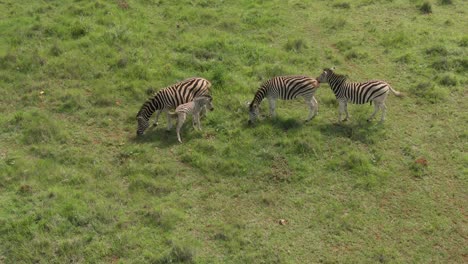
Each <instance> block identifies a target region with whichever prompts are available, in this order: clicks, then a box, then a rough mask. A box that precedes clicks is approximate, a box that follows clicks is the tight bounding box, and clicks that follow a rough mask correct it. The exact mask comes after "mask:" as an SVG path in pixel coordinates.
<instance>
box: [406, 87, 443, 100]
mask: <svg viewBox="0 0 468 264" xmlns="http://www.w3.org/2000/svg"><path fill="white" fill-rule="evenodd" d="M410 92H411V93H412V94H414V95H415V96H417V97H418V98H419V99H423V100H425V101H427V102H430V103H438V102H441V101H444V100H445V99H447V97H448V90H446V89H442V88H440V87H438V86H437V85H435V84H434V83H433V82H421V83H419V84H417V85H415V86H413V87H412V88H411V89H410Z"/></svg>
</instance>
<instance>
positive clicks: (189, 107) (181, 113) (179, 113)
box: [170, 95, 214, 143]
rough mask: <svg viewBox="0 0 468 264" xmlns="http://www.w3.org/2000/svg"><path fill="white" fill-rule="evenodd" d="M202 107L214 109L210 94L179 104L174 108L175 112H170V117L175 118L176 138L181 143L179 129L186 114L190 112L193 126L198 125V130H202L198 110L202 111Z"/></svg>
mask: <svg viewBox="0 0 468 264" xmlns="http://www.w3.org/2000/svg"><path fill="white" fill-rule="evenodd" d="M204 107H206V108H208V110H210V111H213V110H214V107H213V98H212V97H211V96H210V95H202V96H198V97H195V98H194V99H193V101H192V102H189V103H185V104H182V105H179V106H178V107H177V108H176V110H175V113H170V116H171V118H177V140H179V142H180V143H182V140H181V139H180V129H181V128H182V126H183V125H184V122H185V119H186V118H187V115H189V114H192V115H193V120H192V124H193V127H194V128H196V127H198V129H199V130H202V129H201V124H200V112H202V110H203V109H204Z"/></svg>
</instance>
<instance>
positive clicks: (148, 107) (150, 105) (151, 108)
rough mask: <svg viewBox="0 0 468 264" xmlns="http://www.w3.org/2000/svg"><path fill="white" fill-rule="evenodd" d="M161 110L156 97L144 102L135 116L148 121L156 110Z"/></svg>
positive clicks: (161, 107)
mask: <svg viewBox="0 0 468 264" xmlns="http://www.w3.org/2000/svg"><path fill="white" fill-rule="evenodd" d="M161 109H163V105H162V104H161V100H160V99H159V98H158V95H156V96H155V97H153V98H151V99H149V100H148V101H146V102H145V103H144V104H143V106H142V107H141V109H140V111H139V112H138V115H137V116H139V117H140V116H141V117H143V118H144V119H146V120H149V119H150V117H151V115H152V114H153V113H154V112H156V111H157V110H161Z"/></svg>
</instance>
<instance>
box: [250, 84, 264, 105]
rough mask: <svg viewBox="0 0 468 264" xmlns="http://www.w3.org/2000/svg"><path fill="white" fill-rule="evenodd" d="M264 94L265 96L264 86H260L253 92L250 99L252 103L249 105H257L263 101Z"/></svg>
mask: <svg viewBox="0 0 468 264" xmlns="http://www.w3.org/2000/svg"><path fill="white" fill-rule="evenodd" d="M265 96H266V88H265V87H262V88H260V89H259V90H258V91H257V92H256V93H255V96H254V99H253V100H252V103H251V104H250V105H253V104H257V105H259V104H260V103H261V102H262V101H263V99H265Z"/></svg>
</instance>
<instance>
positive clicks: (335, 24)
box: [321, 17, 347, 31]
mask: <svg viewBox="0 0 468 264" xmlns="http://www.w3.org/2000/svg"><path fill="white" fill-rule="evenodd" d="M321 23H322V24H324V27H325V28H327V29H328V30H329V31H337V30H340V29H343V28H344V27H345V26H346V24H347V21H346V20H345V19H344V18H342V17H339V18H333V19H332V18H324V19H322V21H321Z"/></svg>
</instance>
